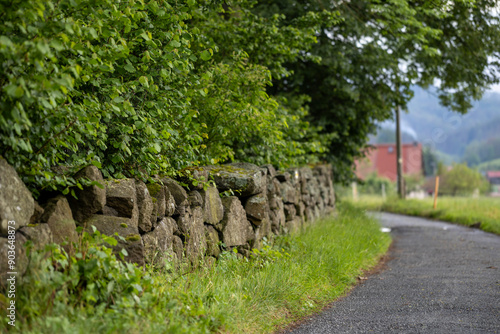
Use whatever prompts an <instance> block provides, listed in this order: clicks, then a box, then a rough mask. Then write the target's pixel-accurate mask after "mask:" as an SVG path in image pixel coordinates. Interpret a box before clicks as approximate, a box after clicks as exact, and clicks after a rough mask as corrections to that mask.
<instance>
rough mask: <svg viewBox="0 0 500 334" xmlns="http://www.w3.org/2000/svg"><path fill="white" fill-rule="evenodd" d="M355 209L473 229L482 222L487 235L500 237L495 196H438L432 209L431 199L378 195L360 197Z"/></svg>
mask: <svg viewBox="0 0 500 334" xmlns="http://www.w3.org/2000/svg"><path fill="white" fill-rule="evenodd" d="M348 202H351V203H353V204H354V205H355V206H356V207H358V208H362V209H365V210H372V211H377V210H381V211H388V212H393V213H401V214H405V215H411V216H420V217H426V218H432V219H438V220H443V221H448V222H452V223H458V224H462V225H466V226H471V225H475V224H478V223H480V226H479V227H480V228H481V229H482V230H484V231H487V232H492V233H496V234H500V198H494V197H479V198H471V197H439V198H438V201H437V208H436V209H435V210H434V209H433V202H434V200H433V199H432V198H426V199H423V200H416V199H409V200H404V201H403V200H400V199H397V198H389V199H387V200H386V201H384V200H383V199H382V198H381V197H378V196H371V195H370V196H368V195H366V196H361V197H360V198H359V199H358V201H356V202H353V201H352V200H348Z"/></svg>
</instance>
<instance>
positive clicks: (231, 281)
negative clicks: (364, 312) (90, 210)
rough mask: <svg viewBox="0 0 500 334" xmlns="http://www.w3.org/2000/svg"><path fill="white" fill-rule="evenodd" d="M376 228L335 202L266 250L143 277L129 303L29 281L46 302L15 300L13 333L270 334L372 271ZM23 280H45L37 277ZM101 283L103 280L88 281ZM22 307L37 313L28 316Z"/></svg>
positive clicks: (385, 240) (380, 246)
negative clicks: (77, 295)
mask: <svg viewBox="0 0 500 334" xmlns="http://www.w3.org/2000/svg"><path fill="white" fill-rule="evenodd" d="M379 229H380V226H379V225H378V223H377V222H376V221H375V220H374V219H372V218H368V217H367V216H366V215H365V214H363V213H362V210H359V209H355V208H353V207H352V206H351V205H348V204H343V205H339V210H338V217H337V218H329V219H325V220H323V221H320V222H318V223H316V224H314V225H312V226H309V227H308V228H307V229H306V230H305V231H303V233H301V234H299V235H294V236H288V237H281V238H278V239H277V240H276V241H275V243H274V245H273V246H266V247H264V248H263V249H262V250H261V251H256V252H255V255H254V256H253V257H252V258H250V259H243V260H241V259H237V256H236V254H235V253H232V252H227V253H224V254H223V256H222V258H221V260H220V261H219V263H218V265H217V266H213V267H210V268H208V267H202V268H201V269H198V270H197V271H195V272H190V273H186V274H184V275H179V274H175V273H172V272H168V271H161V272H158V271H156V272H151V273H146V274H144V276H143V277H142V281H141V283H140V285H142V287H140V289H138V290H133V289H132V290H133V291H139V292H140V291H141V290H142V292H140V293H139V292H137V295H136V296H135V297H133V295H134V294H135V292H132V293H130V291H129V290H124V295H125V294H127V295H131V296H132V297H133V298H125V297H124V298H125V299H124V300H122V299H123V298H120V299H118V297H117V299H116V300H113V302H110V303H109V304H108V305H102V304H99V305H94V306H92V307H89V306H87V304H85V303H82V302H81V300H79V301H78V303H77V302H75V303H73V304H71V303H69V304H68V300H70V299H71V298H70V297H71V296H69V295H66V296H65V297H64V298H63V297H61V298H59V295H64V294H63V293H59V292H57V291H55V292H54V293H53V292H52V289H41V288H40V286H37V285H36V284H35V286H33V285H31V286H20V287H19V288H22V289H26V291H25V295H26V296H27V295H29V299H26V300H29V301H30V302H31V303H36V301H37V300H39V301H40V302H41V301H44V300H47V298H49V302H43V305H38V306H37V305H24V306H23V305H21V300H20V301H18V303H19V304H20V305H18V310H19V311H18V312H19V315H18V323H17V327H16V330H20V331H22V332H23V333H55V332H57V333H89V332H95V333H121V332H126V333H165V332H169V333H210V332H222V333H267V332H273V331H275V330H277V329H279V328H282V327H283V326H286V325H288V324H290V323H292V322H294V321H297V320H299V319H301V318H302V317H304V316H307V315H310V314H312V313H313V312H316V311H318V310H320V309H322V308H323V307H325V306H326V305H327V304H328V303H330V302H331V301H333V300H335V299H336V298H338V297H340V296H342V295H344V294H345V293H346V292H347V291H348V290H349V289H350V287H352V286H353V285H354V284H355V283H356V281H357V277H358V276H359V275H361V274H362V272H363V270H364V269H369V268H370V267H372V266H374V265H375V264H376V263H377V261H378V259H379V257H380V256H381V255H382V254H384V253H385V252H386V251H387V249H388V246H389V244H390V237H389V235H387V234H383V233H381V232H380V230H379ZM30 275H35V276H36V277H41V278H40V279H39V281H40V280H41V281H43V280H44V278H43V277H44V275H42V274H41V273H40V272H38V273H37V272H35V273H32V274H30ZM132 276H133V275H132ZM100 280H101V281H102V280H103V278H102V277H101V278H96V279H94V281H96V282H98V281H100ZM32 282H33V281H32ZM80 287H81V286H80ZM133 287H134V289H135V288H137V287H136V286H135V285H133ZM46 290H47V291H46ZM132 290H131V291H132ZM84 292H85V291H84ZM125 292H126V293H125ZM42 293H45V294H46V295H41V294H42ZM37 294H40V295H39V296H38V295H37ZM47 296H48V297H47ZM82 296H85V294H82ZM19 298H20V299H21V297H19ZM26 298H27V297H26ZM0 302H1V300H0ZM117 305H118V306H117ZM37 307H38V308H37ZM26 308H30V309H32V310H33V309H34V310H35V311H36V312H38V314H36V316H33V315H30V316H29V317H27V316H26V315H27V314H28V311H27V309H26ZM2 309H5V308H3V307H2ZM23 312H24V313H23ZM36 312H35V313H36ZM23 315H24V316H26V317H25V318H23ZM3 325H5V324H3Z"/></svg>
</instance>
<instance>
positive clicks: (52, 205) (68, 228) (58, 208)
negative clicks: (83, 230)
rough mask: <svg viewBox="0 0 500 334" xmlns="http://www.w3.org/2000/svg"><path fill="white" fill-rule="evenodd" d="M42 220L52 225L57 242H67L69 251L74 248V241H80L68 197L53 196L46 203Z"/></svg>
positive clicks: (66, 247) (54, 239)
mask: <svg viewBox="0 0 500 334" xmlns="http://www.w3.org/2000/svg"><path fill="white" fill-rule="evenodd" d="M41 221H42V222H43V223H46V224H47V225H48V226H49V227H50V230H51V231H52V236H53V241H54V242H55V243H58V244H62V243H65V242H66V243H67V244H66V245H65V246H64V249H65V250H66V251H67V252H69V251H70V250H71V249H72V243H76V242H78V233H77V232H76V223H75V221H74V220H73V214H72V211H71V209H70V206H69V203H68V200H67V199H66V197H64V196H57V197H54V198H51V199H50V200H49V201H48V202H47V203H46V205H45V209H44V213H43V215H42V217H41Z"/></svg>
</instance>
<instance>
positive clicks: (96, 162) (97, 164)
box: [91, 160, 102, 169]
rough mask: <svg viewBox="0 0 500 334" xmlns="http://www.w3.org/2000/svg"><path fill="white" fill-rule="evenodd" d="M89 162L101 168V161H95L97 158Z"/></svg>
mask: <svg viewBox="0 0 500 334" xmlns="http://www.w3.org/2000/svg"><path fill="white" fill-rule="evenodd" d="M91 164H92V165H94V166H96V167H97V168H99V169H101V168H102V166H101V163H100V162H99V161H97V160H92V162H91Z"/></svg>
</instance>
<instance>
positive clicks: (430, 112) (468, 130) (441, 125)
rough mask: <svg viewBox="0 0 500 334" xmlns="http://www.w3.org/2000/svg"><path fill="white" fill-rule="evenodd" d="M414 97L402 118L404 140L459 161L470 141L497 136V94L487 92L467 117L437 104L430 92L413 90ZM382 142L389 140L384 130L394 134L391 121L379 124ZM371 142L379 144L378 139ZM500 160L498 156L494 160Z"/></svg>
mask: <svg viewBox="0 0 500 334" xmlns="http://www.w3.org/2000/svg"><path fill="white" fill-rule="evenodd" d="M414 92H415V96H414V98H413V99H412V100H411V101H410V103H409V105H408V112H407V113H403V114H402V115H401V124H402V131H403V133H406V135H404V136H403V137H404V139H406V140H404V141H408V140H409V138H408V135H410V137H411V139H412V140H411V141H413V140H416V141H419V142H421V143H423V144H424V145H427V146H432V147H433V148H435V149H436V150H438V151H439V152H441V153H444V156H446V160H448V161H449V160H450V159H452V160H455V161H462V160H463V156H464V153H465V150H466V147H467V146H468V145H470V144H472V143H473V142H480V141H487V140H489V139H492V138H495V137H500V94H499V93H494V92H488V93H486V94H485V96H484V97H483V99H482V100H481V101H477V102H476V103H475V104H474V107H473V108H472V110H471V111H470V112H469V113H467V114H466V115H461V114H458V113H456V112H452V111H449V110H447V109H446V108H443V107H442V106H440V105H439V99H438V98H437V96H436V94H435V93H434V92H433V91H432V90H431V91H425V90H423V89H421V88H419V87H415V88H414ZM381 126H382V128H383V129H385V130H381V131H379V133H383V137H384V139H386V138H390V135H388V133H387V131H386V130H387V129H390V130H392V132H393V131H394V121H389V122H384V123H382V124H381ZM371 142H379V140H378V139H377V137H376V136H375V138H373V139H372V140H371ZM496 158H500V156H498V157H496Z"/></svg>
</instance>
